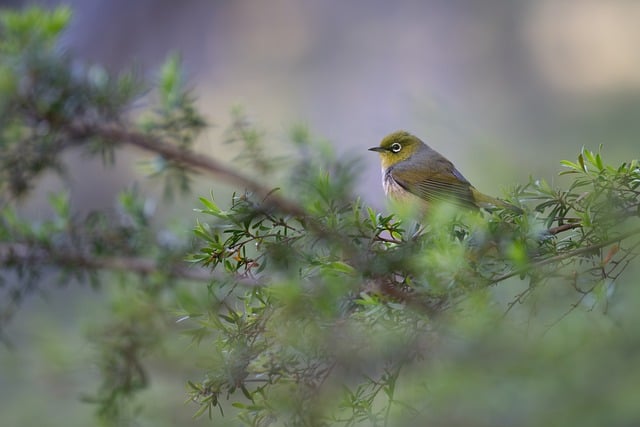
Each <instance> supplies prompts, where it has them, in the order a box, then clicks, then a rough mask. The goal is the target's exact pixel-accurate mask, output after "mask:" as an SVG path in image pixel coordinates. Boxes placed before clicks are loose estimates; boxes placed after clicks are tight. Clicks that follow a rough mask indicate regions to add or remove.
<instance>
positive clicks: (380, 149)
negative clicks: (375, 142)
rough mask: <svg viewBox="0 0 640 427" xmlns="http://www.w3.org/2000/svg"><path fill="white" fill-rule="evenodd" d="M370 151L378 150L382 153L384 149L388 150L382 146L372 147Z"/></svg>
mask: <svg viewBox="0 0 640 427" xmlns="http://www.w3.org/2000/svg"><path fill="white" fill-rule="evenodd" d="M369 151H377V152H378V153H382V152H383V151H387V150H385V149H384V148H382V147H371V148H369Z"/></svg>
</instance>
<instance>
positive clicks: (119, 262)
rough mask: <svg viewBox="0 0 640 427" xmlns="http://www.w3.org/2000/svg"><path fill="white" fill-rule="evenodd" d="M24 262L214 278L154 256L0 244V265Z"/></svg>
mask: <svg viewBox="0 0 640 427" xmlns="http://www.w3.org/2000/svg"><path fill="white" fill-rule="evenodd" d="M25 262H26V263H30V264H32V265H43V264H44V265H57V266H62V267H77V268H83V269H88V270H112V271H123V272H128V273H134V274H138V275H143V276H144V275H149V274H153V273H164V274H167V275H168V276H169V277H174V278H177V279H184V280H192V281H197V282H209V281H211V280H213V279H214V276H213V274H212V273H211V272H210V271H208V270H206V269H203V268H194V267H191V266H189V265H188V264H187V263H186V262H181V263H176V264H175V265H170V266H167V265H162V264H159V263H158V262H157V261H156V260H153V259H149V258H142V257H113V256H92V255H86V254H81V253H77V252H76V253H74V252H69V251H59V250H56V251H50V250H45V249H42V248H37V247H33V246H30V245H26V244H23V243H2V244H0V265H2V266H7V265H10V264H14V263H25Z"/></svg>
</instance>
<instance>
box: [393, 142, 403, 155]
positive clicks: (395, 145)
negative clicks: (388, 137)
mask: <svg viewBox="0 0 640 427" xmlns="http://www.w3.org/2000/svg"><path fill="white" fill-rule="evenodd" d="M400 150H402V145H400V144H398V143H397V142H394V143H393V144H391V151H393V152H394V153H399V152H400Z"/></svg>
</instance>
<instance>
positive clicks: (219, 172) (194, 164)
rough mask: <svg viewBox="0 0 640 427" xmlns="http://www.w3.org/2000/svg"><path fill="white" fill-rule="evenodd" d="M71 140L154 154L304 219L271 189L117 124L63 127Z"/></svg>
mask: <svg viewBox="0 0 640 427" xmlns="http://www.w3.org/2000/svg"><path fill="white" fill-rule="evenodd" d="M66 130H67V131H68V132H69V134H70V135H71V136H72V137H73V138H87V137H91V136H99V137H101V138H104V139H107V140H109V141H112V142H113V143H125V144H129V145H132V146H134V147H137V148H139V149H141V150H144V151H149V152H152V153H156V154H158V155H160V156H162V157H164V158H166V159H169V160H171V161H174V162H176V163H179V164H182V165H185V166H186V167H188V168H191V169H196V170H200V171H204V172H206V173H208V174H211V175H213V176H216V177H218V178H220V179H221V180H223V181H226V182H227V183H230V184H235V185H240V186H243V187H245V188H246V189H248V190H250V191H252V192H254V193H255V194H257V195H259V196H261V197H263V198H264V199H265V200H264V202H265V203H266V204H268V205H271V206H273V207H275V208H277V209H278V210H280V211H281V212H283V213H287V214H290V215H293V216H306V212H305V210H304V209H303V208H302V207H301V206H300V205H298V204H297V203H294V202H292V201H290V200H288V199H286V198H284V197H282V196H280V195H278V194H275V193H274V192H273V189H272V188H269V187H266V186H264V185H262V184H259V183H258V182H256V181H254V180H252V179H250V178H248V177H246V176H244V175H241V174H239V173H237V172H236V171H235V170H233V169H231V168H229V167H227V166H225V165H223V164H222V163H220V162H218V161H217V160H215V159H213V158H212V157H209V156H207V155H205V154H202V153H196V152H194V151H191V150H188V149H184V148H180V147H178V146H176V145H174V144H170V143H168V142H166V141H162V140H160V139H158V138H154V137H152V136H149V135H145V134H144V133H141V132H136V131H131V130H128V129H125V128H123V127H122V126H120V125H118V124H111V123H110V124H84V123H74V124H69V125H68V126H66Z"/></svg>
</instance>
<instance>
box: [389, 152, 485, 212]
mask: <svg viewBox="0 0 640 427" xmlns="http://www.w3.org/2000/svg"><path fill="white" fill-rule="evenodd" d="M398 166H400V165H398ZM390 174H391V176H392V177H393V179H394V180H395V181H396V182H397V183H398V184H399V185H400V186H402V187H403V188H404V189H406V190H407V191H409V192H410V193H412V194H414V195H416V196H418V197H420V198H422V199H424V200H426V201H427V202H429V203H434V202H435V203H439V202H444V201H448V202H449V203H454V204H456V205H459V206H461V207H465V208H477V207H478V205H477V204H476V202H475V199H474V197H473V193H472V191H471V189H472V187H471V184H470V183H469V181H467V180H466V178H465V177H464V176H463V175H462V174H461V173H460V172H459V171H458V170H457V169H456V168H455V167H454V166H453V164H451V162H449V161H448V160H444V161H442V162H441V163H440V164H439V165H438V167H437V168H432V169H431V171H430V172H429V173H428V174H427V175H428V177H427V178H425V177H424V175H425V173H424V172H416V171H415V170H412V169H410V168H403V167H393V168H392V169H391V171H390Z"/></svg>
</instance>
